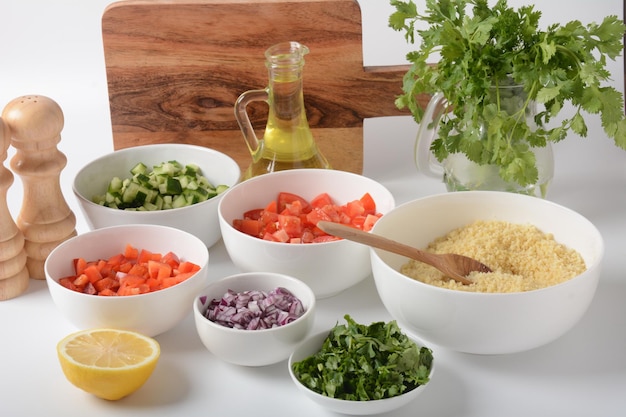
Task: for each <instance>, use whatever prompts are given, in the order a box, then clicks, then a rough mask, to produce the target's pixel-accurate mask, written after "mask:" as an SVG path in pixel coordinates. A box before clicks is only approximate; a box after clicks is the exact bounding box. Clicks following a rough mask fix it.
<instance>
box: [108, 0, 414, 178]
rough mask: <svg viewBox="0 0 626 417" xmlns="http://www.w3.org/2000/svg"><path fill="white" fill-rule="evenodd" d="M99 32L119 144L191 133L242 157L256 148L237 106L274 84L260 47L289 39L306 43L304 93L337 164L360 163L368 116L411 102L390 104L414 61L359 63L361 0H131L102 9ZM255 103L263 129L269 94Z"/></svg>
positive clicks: (325, 149)
mask: <svg viewBox="0 0 626 417" xmlns="http://www.w3.org/2000/svg"><path fill="white" fill-rule="evenodd" d="M102 35H103V43H104V51H105V62H106V73H107V82H108V88H109V100H110V108H111V121H112V125H113V141H114V147H115V149H121V148H126V147H130V146H136V145H140V144H148V143H164V142H179V143H193V144H197V145H203V146H207V147H211V148H215V149H218V150H221V151H223V152H225V153H227V154H229V155H230V156H231V157H233V159H235V160H236V161H237V162H238V163H239V164H240V166H241V167H242V169H245V168H246V167H247V166H248V165H249V163H250V162H251V157H250V154H249V151H248V149H247V147H246V144H245V141H244V139H243V135H242V134H241V131H240V130H239V127H238V125H237V122H236V120H235V117H234V110H233V106H234V103H235V101H236V100H237V97H238V96H239V95H240V94H241V93H242V92H244V91H247V90H251V89H259V88H265V87H266V86H267V84H268V74H267V70H266V68H265V57H264V52H265V50H266V49H267V48H268V47H270V46H272V45H274V44H276V43H279V42H283V41H298V42H300V43H302V44H304V45H306V46H307V47H309V49H310V53H309V54H308V55H307V56H306V57H305V62H306V63H305V67H304V75H303V79H304V96H305V105H306V108H307V115H308V118H309V124H310V126H311V128H312V129H313V134H314V135H315V138H316V141H317V143H318V146H319V147H320V149H321V151H322V153H323V154H324V155H325V156H326V157H327V158H328V160H329V161H330V163H331V165H332V166H333V168H336V169H342V170H346V171H351V172H359V173H360V172H362V168H363V120H364V119H365V118H371V117H378V116H393V115H406V114H408V113H406V112H401V111H399V110H398V109H397V108H396V107H395V105H394V100H395V97H396V96H397V95H399V94H400V93H401V86H402V76H403V75H404V73H405V72H406V69H407V67H405V66H399V67H375V68H374V67H368V68H365V67H364V66H363V52H362V51H363V45H362V27H361V11H360V8H359V5H358V3H357V2H356V1H354V0H317V1H309V0H292V1H285V0H255V1H251V0H234V1H233V0H204V1H173V0H169V1H139V0H128V1H123V2H118V3H113V4H112V5H110V6H109V7H108V8H107V9H106V10H105V12H104V14H103V17H102ZM257 104H258V105H257ZM249 113H250V118H251V120H252V123H253V126H254V127H255V130H257V132H258V135H259V136H262V134H263V130H264V128H265V122H266V115H267V106H266V105H264V103H256V104H254V105H253V106H249ZM381 140H388V141H390V144H391V143H392V141H393V138H381Z"/></svg>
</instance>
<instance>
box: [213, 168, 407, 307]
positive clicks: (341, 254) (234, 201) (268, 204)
mask: <svg viewBox="0 0 626 417" xmlns="http://www.w3.org/2000/svg"><path fill="white" fill-rule="evenodd" d="M393 207H395V200H394V198H393V196H392V194H391V192H390V191H389V190H388V189H387V188H386V187H385V186H383V185H382V184H380V183H379V182H377V181H375V180H373V179H371V178H368V177H366V176H363V175H359V174H355V173H351V172H347V171H339V170H325V169H294V170H287V171H278V172H273V173H269V174H265V175H261V176H258V177H254V178H251V179H248V180H246V181H243V182H241V183H239V184H237V185H235V186H234V187H232V188H231V189H230V190H228V191H227V192H226V193H225V194H224V196H223V197H222V200H221V201H220V204H219V206H218V218H219V221H220V229H221V233H222V238H223V240H224V245H225V247H226V250H227V252H228V254H229V256H230V258H231V260H232V261H233V263H234V264H235V266H236V267H238V268H239V269H240V270H241V271H243V272H254V271H269V272H276V273H281V274H286V275H290V276H293V277H295V278H298V279H300V280H302V281H303V282H305V283H306V284H307V285H309V286H310V287H311V289H312V290H313V292H314V293H315V295H316V297H317V298H325V297H330V296H333V295H336V294H338V293H340V292H342V291H344V290H346V289H347V288H350V287H352V286H353V285H355V284H357V283H359V282H360V281H362V280H363V279H365V278H366V277H367V276H369V275H370V273H371V265H370V250H369V248H368V247H367V246H364V245H361V244H358V243H355V242H351V241H347V240H343V239H340V238H337V237H335V236H330V235H328V234H326V233H324V232H323V231H322V230H321V229H319V228H318V227H317V222H318V221H320V220H326V221H334V222H339V223H343V224H346V225H350V226H352V227H355V228H358V229H361V230H366V231H369V230H371V228H372V227H373V225H374V224H375V223H376V221H377V220H378V219H379V218H380V217H381V216H383V215H384V214H385V213H386V212H388V211H390V210H391V209H392V208H393Z"/></svg>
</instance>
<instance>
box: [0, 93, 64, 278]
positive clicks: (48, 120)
mask: <svg viewBox="0 0 626 417" xmlns="http://www.w3.org/2000/svg"><path fill="white" fill-rule="evenodd" d="M2 118H3V119H4V121H5V123H6V124H8V126H9V130H10V132H11V145H12V146H13V147H14V148H15V149H16V153H15V156H13V158H12V159H11V168H12V169H13V172H15V173H16V174H17V175H19V176H20V178H21V180H22V184H23V187H24V195H23V200H22V207H21V210H20V213H19V215H18V217H17V221H16V224H17V227H18V228H19V229H20V230H21V231H22V233H23V234H24V239H25V243H24V249H25V251H26V255H27V260H26V266H27V268H28V272H29V274H30V277H31V278H34V279H45V273H44V263H45V261H46V258H47V257H48V255H49V254H50V252H52V250H53V249H54V248H55V247H57V246H58V245H59V244H60V243H62V242H63V241H65V240H67V239H69V238H70V237H73V236H75V235H76V230H75V226H76V217H75V216H74V213H73V212H72V210H71V209H70V208H69V206H68V205H67V202H66V201H65V198H64V197H63V193H62V191H61V185H60V175H61V171H62V170H63V168H65V165H66V164H67V159H66V157H65V155H64V154H63V153H61V152H60V151H59V150H58V149H57V144H58V143H59V142H60V141H61V130H62V129H63V124H64V118H63V112H62V111H61V108H60V107H59V105H58V104H57V103H56V102H55V101H53V100H51V99H50V98H47V97H44V96H36V95H30V96H22V97H18V98H16V99H14V100H12V101H11V102H9V104H7V105H6V107H5V108H4V111H3V112H2Z"/></svg>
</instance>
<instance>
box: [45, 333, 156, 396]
mask: <svg viewBox="0 0 626 417" xmlns="http://www.w3.org/2000/svg"><path fill="white" fill-rule="evenodd" d="M57 354H58V356H59V362H60V363H61V368H62V369H63V373H64V374H65V377H66V378H67V379H68V380H69V381H70V382H71V383H72V384H73V385H75V386H77V387H78V388H80V389H82V390H84V391H87V392H89V393H91V394H93V395H95V396H97V397H100V398H104V399H106V400H119V399H120V398H123V397H125V396H127V395H129V394H132V393H133V392H135V391H137V390H138V389H139V388H140V387H141V386H142V385H143V384H144V383H145V382H146V381H147V380H148V378H150V375H152V371H154V368H155V367H156V364H157V362H158V360H159V356H160V354H161V349H160V346H159V343H158V342H157V341H156V340H154V339H152V338H150V337H147V336H144V335H142V334H139V333H136V332H131V331H127V330H117V329H90V330H82V331H79V332H76V333H72V334H70V335H68V336H66V337H65V338H64V339H63V340H61V341H60V342H59V343H58V344H57Z"/></svg>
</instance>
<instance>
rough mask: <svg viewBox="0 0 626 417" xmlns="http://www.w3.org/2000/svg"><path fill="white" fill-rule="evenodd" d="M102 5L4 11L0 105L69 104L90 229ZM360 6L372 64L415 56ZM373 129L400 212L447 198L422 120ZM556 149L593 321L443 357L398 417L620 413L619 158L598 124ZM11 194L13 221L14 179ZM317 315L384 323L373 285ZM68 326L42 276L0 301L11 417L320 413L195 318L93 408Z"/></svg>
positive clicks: (72, 155)
mask: <svg viewBox="0 0 626 417" xmlns="http://www.w3.org/2000/svg"><path fill="white" fill-rule="evenodd" d="M109 3H110V1H105V0H75V1H70V0H19V1H3V2H2V3H0V109H1V108H3V107H4V105H5V104H6V103H8V102H9V101H10V100H12V99H13V98H16V97H18V96H22V95H26V94H39V95H45V96H48V97H51V98H52V99H54V100H55V101H57V102H58V103H59V104H60V106H61V108H62V109H63V111H64V114H65V128H64V130H63V132H62V141H61V143H60V144H59V148H60V149H61V151H62V152H63V153H65V154H66V156H67V157H68V165H67V167H66V168H65V169H64V171H63V172H62V174H61V185H62V189H63V192H64V194H65V197H66V200H67V201H68V204H69V205H70V207H71V208H72V209H73V210H74V212H75V213H76V214H77V217H78V219H77V230H78V231H79V232H84V231H86V225H85V223H84V221H83V220H82V218H81V216H80V213H79V209H78V206H77V205H76V202H75V201H74V197H73V195H72V193H71V181H72V178H73V176H74V174H75V172H76V171H77V170H78V169H79V168H80V167H81V166H82V165H83V164H84V163H86V162H87V161H89V160H91V159H94V158H96V157H98V156H100V155H102V154H104V153H107V152H110V151H112V149H113V143H112V136H111V126H110V117H109V108H108V96H107V86H106V75H105V65H104V58H103V52H102V42H101V32H100V30H101V29H100V19H101V16H102V13H103V11H104V8H105V7H106V6H107V5H108V4H109ZM360 3H361V5H362V9H363V22H364V53H365V64H366V65H392V64H398V63H404V55H405V53H406V51H408V50H409V47H408V46H407V45H406V44H405V43H404V39H403V37H402V35H401V34H399V33H396V32H393V31H392V30H391V29H389V28H388V27H387V18H388V16H389V14H390V13H391V11H392V9H391V7H390V6H389V5H388V4H387V1H385V0H362V1H361V2H360ZM510 3H511V4H513V5H519V4H524V3H526V2H525V1H522V0H516V1H511V2H510ZM532 3H534V4H535V5H536V7H538V8H540V9H541V10H542V11H543V13H544V20H542V22H544V23H545V24H549V23H552V22H555V21H565V20H570V19H579V20H581V21H582V22H585V23H587V22H591V21H600V20H601V19H602V18H603V17H604V16H605V15H608V14H617V15H619V16H622V2H621V0H596V1H590V0H543V1H534V2H532ZM260 53H262V51H260ZM610 68H611V71H612V73H613V78H614V79H613V85H615V86H616V87H617V88H618V89H619V90H620V91H623V73H624V70H623V63H622V60H621V58H620V60H619V61H617V62H614V63H611V64H610ZM365 127H366V128H365V139H364V140H365V161H364V164H365V174H366V175H368V176H372V177H374V178H376V179H378V180H380V181H381V182H382V183H384V184H385V185H386V186H388V187H389V188H390V190H391V191H392V192H394V194H395V196H396V199H397V202H398V203H402V202H404V201H407V200H409V199H413V198H417V197H420V196H423V195H428V194H432V193H437V192H444V191H445V189H444V187H443V185H442V184H441V183H440V182H438V181H436V180H433V179H430V178H424V177H423V176H422V175H421V174H419V173H417V172H416V170H415V168H414V165H413V160H412V156H411V153H412V148H413V140H414V137H415V133H416V130H417V127H416V126H415V125H414V123H413V122H412V120H411V119H410V118H409V117H399V118H386V119H376V120H368V121H366V126H365ZM242 146H243V141H242ZM555 153H556V155H555V157H556V177H555V180H554V182H553V185H552V187H551V190H550V193H549V198H550V199H552V200H554V201H556V202H558V203H561V204H564V205H567V206H569V207H571V208H573V209H574V210H577V211H579V212H580V213H582V214H583V215H585V216H587V217H588V218H590V219H591V220H592V221H593V222H594V223H595V224H596V225H597V226H598V228H599V229H600V230H601V232H602V233H603V236H604V237H605V240H606V261H605V263H604V266H603V268H604V273H603V277H602V282H601V285H600V287H599V288H598V293H597V294H596V298H595V299H594V303H593V304H592V306H591V308H590V310H589V312H588V314H587V315H586V316H585V317H584V318H583V320H582V321H581V323H580V324H579V325H578V326H576V328H574V329H573V330H572V331H571V332H570V333H568V334H567V335H565V336H564V337H562V338H561V339H559V340H558V341H556V342H554V343H552V344H550V345H548V346H545V347H542V348H539V349H536V350H533V351H531V352H526V353H522V354H517V355H509V356H496V357H480V356H470V355H463V354H456V353H454V352H446V351H442V350H436V352H435V353H436V357H437V358H438V360H439V364H440V366H439V368H438V374H437V378H436V379H435V380H434V381H433V382H432V386H431V387H429V390H427V391H426V392H427V393H428V394H426V393H425V394H424V397H422V398H420V399H418V400H417V401H416V402H415V403H414V404H412V405H411V406H409V407H407V408H405V409H403V410H399V411H398V413H397V414H395V415H398V416H400V415H403V416H404V415H406V416H409V415H411V416H413V415H424V416H442V417H447V416H450V417H452V416H477V417H489V416H493V417H503V416H507V417H510V416H528V415H539V416H564V417H565V416H567V417H573V416H585V417H586V416H592V415H593V416H604V417H608V416H615V417H617V416H623V415H626V396H625V395H624V392H625V391H626V359H625V355H624V352H626V284H625V283H624V278H625V276H626V273H625V272H624V271H626V261H625V259H626V249H625V248H626V221H625V220H624V215H625V214H626V152H624V151H621V150H618V149H617V148H616V147H615V146H614V145H613V144H612V143H611V141H610V140H609V139H608V138H606V136H605V135H604V134H603V132H602V131H601V129H600V128H599V124H598V122H597V120H596V119H594V120H593V122H592V123H591V130H590V134H589V137H588V138H585V139H582V138H576V137H573V138H568V140H567V141H566V142H564V143H562V144H559V145H557V146H556V147H555ZM11 154H12V152H11V151H9V158H10V157H11ZM5 166H8V159H7V160H6V161H5ZM8 201H9V207H10V209H11V211H12V213H13V214H14V216H17V214H18V212H19V209H20V204H21V187H20V181H19V178H16V179H15V183H14V185H13V187H11V188H10V190H9V193H8ZM211 256H212V259H216V260H221V262H218V263H217V264H216V265H215V269H214V270H213V271H212V274H213V276H214V277H219V276H223V275H225V274H229V273H234V272H235V271H234V270H233V268H232V266H231V265H229V264H228V261H227V260H225V258H226V256H225V252H224V249H223V246H222V245H221V244H219V245H217V246H216V247H214V248H212V253H211ZM368 303H371V304H368ZM320 306H321V308H322V309H324V313H323V314H322V315H320V317H319V319H318V321H317V326H318V327H320V326H321V327H323V326H328V325H332V324H333V323H334V322H335V321H337V320H340V319H341V317H342V316H343V314H344V313H345V312H347V311H348V312H352V313H353V315H354V316H355V317H356V318H357V319H360V320H363V321H365V320H379V319H386V318H387V316H386V314H385V312H384V311H383V310H382V308H381V306H380V305H379V302H378V300H377V298H376V296H375V293H374V290H373V284H372V282H371V280H366V281H365V282H364V283H362V284H360V285H358V286H357V287H355V288H353V289H351V290H349V291H348V292H346V293H344V294H341V295H340V296H337V297H334V298H333V299H331V300H325V301H324V302H322V303H320ZM321 327H320V328H321ZM73 330H74V329H73V328H72V327H71V326H70V325H69V324H67V323H66V322H65V321H64V320H63V319H62V318H61V317H60V316H59V315H58V313H57V312H56V310H55V307H54V306H53V305H52V303H51V301H50V299H49V296H48V294H47V290H46V289H45V285H43V284H42V283H41V282H31V286H30V288H29V290H28V292H27V293H25V294H23V295H22V296H20V297H18V298H16V299H13V300H9V301H5V302H2V303H0V352H1V354H0V413H1V414H2V415H3V416H4V415H6V416H21V415H24V416H37V415H45V416H57V415H65V416H70V415H76V416H78V415H80V416H85V415H87V416H99V415H115V414H129V413H132V414H134V415H150V416H154V415H173V414H178V415H189V416H195V415H198V416H207V415H215V416H228V415H244V414H252V413H253V412H255V411H256V412H257V413H256V415H261V416H270V415H272V416H274V415H289V414H292V415H293V414H297V415H301V416H305V415H312V416H313V415H323V414H324V413H323V412H322V411H321V410H320V409H318V408H316V407H315V406H314V405H313V404H311V403H309V402H307V401H305V400H304V399H303V398H301V397H299V396H298V393H297V392H296V391H295V390H293V387H292V386H291V385H290V382H289V381H288V380H287V379H286V374H285V369H284V367H283V365H277V366H272V367H268V368H265V369H256V370H255V369H241V368H236V367H230V366H228V365H226V364H223V363H220V362H219V361H217V360H215V359H214V358H212V357H211V355H210V354H209V353H208V352H206V351H205V350H203V348H202V347H201V345H200V344H199V341H198V340H197V337H196V335H195V334H194V330H193V327H192V322H191V321H190V320H186V321H185V322H184V323H183V324H181V326H180V327H179V328H177V329H176V330H174V331H172V332H168V333H166V334H164V335H162V336H160V337H159V338H158V339H159V341H160V343H161V344H162V347H163V356H162V361H161V363H160V366H159V368H158V369H157V371H156V372H155V375H154V377H153V378H152V379H151V380H150V381H149V382H148V384H147V385H146V386H145V387H144V389H142V390H140V391H139V392H137V393H136V394H135V395H133V396H131V397H129V398H127V399H125V400H123V401H120V402H117V403H106V402H102V401H99V400H97V399H95V398H92V397H91V396H89V395H87V394H84V393H82V392H80V391H78V390H76V389H75V388H74V387H72V386H70V385H69V383H67V381H66V380H65V379H64V378H63V376H62V374H61V371H60V369H59V367H58V364H57V362H56V357H55V351H54V346H55V344H56V341H58V340H60V339H61V338H62V337H63V336H65V335H66V334H68V333H70V332H71V331H73ZM216 378H218V379H217V380H216ZM219 378H222V379H221V381H223V382H224V383H223V384H221V383H220V379H219ZM268 380H269V381H270V383H269V384H268ZM225 385H230V386H229V387H228V388H227V387H225ZM155 392H156V393H157V394H154V393H155ZM242 400H243V401H242Z"/></svg>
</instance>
